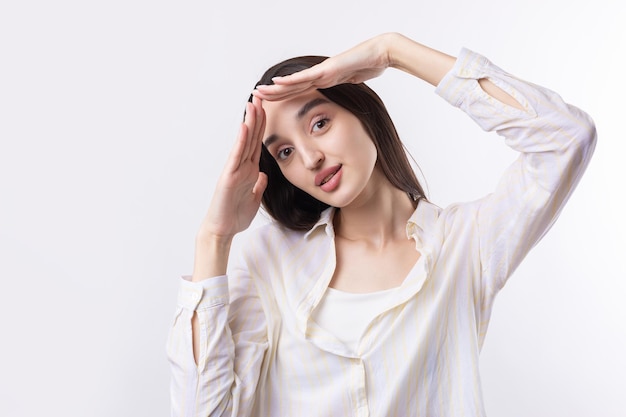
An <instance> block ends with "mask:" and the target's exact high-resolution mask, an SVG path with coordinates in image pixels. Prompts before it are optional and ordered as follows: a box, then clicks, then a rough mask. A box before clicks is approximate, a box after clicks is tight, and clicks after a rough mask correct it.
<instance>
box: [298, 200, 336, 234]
mask: <svg viewBox="0 0 626 417" xmlns="http://www.w3.org/2000/svg"><path fill="white" fill-rule="evenodd" d="M334 216H335V207H328V208H327V209H326V210H324V211H322V213H321V214H320V219H319V220H318V221H317V223H315V224H314V225H313V227H311V228H310V229H309V231H308V232H306V233H305V234H304V238H305V239H306V238H308V237H309V236H310V235H311V234H312V233H313V232H314V231H316V230H317V228H318V227H322V226H326V227H325V229H324V231H325V232H326V234H327V235H328V236H329V237H334V236H335V229H334V227H333V217H334Z"/></svg>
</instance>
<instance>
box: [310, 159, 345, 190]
mask: <svg viewBox="0 0 626 417" xmlns="http://www.w3.org/2000/svg"><path fill="white" fill-rule="evenodd" d="M340 179H341V164H340V165H336V166H334V167H330V168H326V169H325V170H323V171H321V172H320V173H319V174H317V175H316V176H315V185H317V186H318V187H320V188H321V189H322V190H323V191H326V192H328V191H332V190H334V189H335V188H337V187H338V186H339V180H340Z"/></svg>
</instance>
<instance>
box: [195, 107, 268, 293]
mask: <svg viewBox="0 0 626 417" xmlns="http://www.w3.org/2000/svg"><path fill="white" fill-rule="evenodd" d="M264 131H265V113H264V111H263V108H262V107H261V100H260V99H259V98H257V97H254V98H253V101H252V103H247V105H246V116H245V119H244V122H243V123H242V124H241V128H240V130H239V134H238V136H237V140H236V142H235V145H234V146H233V149H232V150H231V152H230V155H229V156H228V160H227V162H226V165H225V167H224V170H223V171H222V174H221V175H220V178H219V180H218V182H217V185H216V188H215V192H214V194H213V198H212V199H211V204H210V206H209V211H208V212H207V214H206V216H205V217H204V220H203V221H202V225H201V226H200V230H199V232H198V235H197V237H196V259H195V263H194V272H193V278H192V279H193V280H194V281H195V280H200V279H204V278H208V277H211V276H217V275H224V274H225V273H226V265H227V262H228V252H229V250H230V243H231V242H232V239H233V237H234V236H235V234H237V233H239V232H241V231H243V230H245V229H247V228H248V226H250V223H251V222H252V220H253V219H254V217H255V215H256V213H257V212H258V210H259V206H260V204H261V197H262V196H263V192H264V191H265V187H266V186H267V176H266V175H265V174H264V173H262V172H259V159H260V157H261V145H262V139H263V133H264Z"/></svg>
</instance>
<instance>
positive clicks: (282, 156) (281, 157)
mask: <svg viewBox="0 0 626 417" xmlns="http://www.w3.org/2000/svg"><path fill="white" fill-rule="evenodd" d="M292 153H293V148H284V149H281V150H280V151H278V153H277V154H276V156H277V157H278V159H279V160H281V161H284V160H285V159H287V158H289V155H291V154H292Z"/></svg>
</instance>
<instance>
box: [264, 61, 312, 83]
mask: <svg viewBox="0 0 626 417" xmlns="http://www.w3.org/2000/svg"><path fill="white" fill-rule="evenodd" d="M323 75H324V72H323V71H322V70H320V68H319V67H318V66H317V65H316V66H314V67H311V68H308V69H305V70H302V71H298V72H294V73H293V74H290V75H284V76H280V77H273V78H272V81H273V82H274V84H276V85H293V84H300V83H312V82H314V81H315V80H317V79H320V78H322V77H323Z"/></svg>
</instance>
